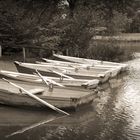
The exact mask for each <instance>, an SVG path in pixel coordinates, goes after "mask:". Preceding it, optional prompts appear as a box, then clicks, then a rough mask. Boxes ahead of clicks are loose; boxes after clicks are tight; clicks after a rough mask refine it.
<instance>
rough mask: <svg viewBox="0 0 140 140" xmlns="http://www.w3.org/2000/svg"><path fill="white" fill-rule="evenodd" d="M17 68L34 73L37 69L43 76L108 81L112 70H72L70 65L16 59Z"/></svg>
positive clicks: (23, 71) (22, 71) (20, 70)
mask: <svg viewBox="0 0 140 140" xmlns="http://www.w3.org/2000/svg"><path fill="white" fill-rule="evenodd" d="M14 63H15V65H16V68H17V70H18V71H19V72H21V73H29V74H33V73H34V72H35V70H36V69H37V70H38V71H39V72H40V73H41V74H42V75H43V76H46V75H47V76H52V77H60V76H62V75H63V77H68V78H71V79H72V78H75V79H87V80H93V79H98V80H100V82H106V81H107V80H108V79H109V78H110V76H111V72H110V71H106V72H98V71H87V70H78V71H75V70H72V69H69V68H68V67H67V68H66V67H55V66H50V65H49V66H46V65H41V64H32V63H22V62H18V61H15V62H14Z"/></svg>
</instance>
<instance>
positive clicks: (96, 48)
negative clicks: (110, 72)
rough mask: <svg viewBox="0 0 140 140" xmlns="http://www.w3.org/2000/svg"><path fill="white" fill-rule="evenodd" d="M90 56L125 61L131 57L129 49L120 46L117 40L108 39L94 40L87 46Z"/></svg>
mask: <svg viewBox="0 0 140 140" xmlns="http://www.w3.org/2000/svg"><path fill="white" fill-rule="evenodd" d="M88 56H89V57H90V58H94V59H99V60H106V61H115V62H119V61H125V60H129V59H131V58H132V52H131V51H130V50H129V49H127V50H126V49H124V48H121V47H120V45H119V42H118V41H117V40H112V39H109V40H107V41H100V42H97V41H94V43H92V44H91V45H90V47H89V48H88Z"/></svg>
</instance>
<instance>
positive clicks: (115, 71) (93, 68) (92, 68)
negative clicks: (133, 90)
mask: <svg viewBox="0 0 140 140" xmlns="http://www.w3.org/2000/svg"><path fill="white" fill-rule="evenodd" d="M43 60H44V61H46V62H39V61H36V63H37V64H42V65H50V64H51V65H53V66H63V67H64V66H65V67H72V68H75V69H86V70H89V71H100V72H107V71H109V72H110V73H111V77H115V76H116V75H117V74H119V73H120V72H121V69H122V67H121V66H108V65H99V64H97V65H94V66H92V65H90V64H80V63H72V62H65V61H57V60H50V59H46V58H43Z"/></svg>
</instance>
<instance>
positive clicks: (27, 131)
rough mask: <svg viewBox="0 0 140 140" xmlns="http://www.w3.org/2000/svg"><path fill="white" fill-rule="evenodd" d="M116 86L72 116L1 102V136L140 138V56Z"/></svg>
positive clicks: (23, 139) (26, 139)
mask: <svg viewBox="0 0 140 140" xmlns="http://www.w3.org/2000/svg"><path fill="white" fill-rule="evenodd" d="M128 64H130V70H129V73H128V75H127V76H124V77H123V78H122V79H119V80H117V81H112V82H114V83H115V84H116V83H117V82H118V83H119V85H118V87H117V88H115V87H114V88H107V89H106V90H102V91H101V92H100V93H98V94H97V95H96V97H95V100H94V101H93V103H92V105H91V106H89V107H87V108H83V109H81V110H79V111H78V112H75V113H74V112H73V113H72V114H71V115H70V116H67V117H61V115H60V114H57V113H53V112H47V111H31V110H24V109H17V108H12V107H4V106H0V140H5V139H7V140H140V58H137V59H135V60H132V61H129V62H128Z"/></svg>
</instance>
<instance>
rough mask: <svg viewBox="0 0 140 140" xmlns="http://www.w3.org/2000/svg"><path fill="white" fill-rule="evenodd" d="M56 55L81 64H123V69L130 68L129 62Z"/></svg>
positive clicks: (114, 65) (55, 55)
mask: <svg viewBox="0 0 140 140" xmlns="http://www.w3.org/2000/svg"><path fill="white" fill-rule="evenodd" d="M53 56H54V57H56V58H58V59H59V60H63V61H68V62H75V63H80V64H87V63H88V64H92V65H93V66H94V65H102V66H111V67H112V66H113V67H116V66H121V71H125V70H127V68H128V65H127V64H122V63H116V62H109V61H100V60H93V59H86V58H78V57H72V56H64V55H58V54H53Z"/></svg>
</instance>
